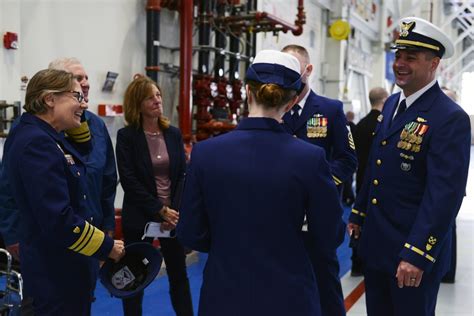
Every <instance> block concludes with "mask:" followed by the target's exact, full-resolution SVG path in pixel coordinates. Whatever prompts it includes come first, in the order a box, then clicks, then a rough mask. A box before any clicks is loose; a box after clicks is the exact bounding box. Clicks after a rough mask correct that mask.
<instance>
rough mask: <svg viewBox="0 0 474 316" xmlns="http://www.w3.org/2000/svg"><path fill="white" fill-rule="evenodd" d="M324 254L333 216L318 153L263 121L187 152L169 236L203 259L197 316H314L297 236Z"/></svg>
mask: <svg viewBox="0 0 474 316" xmlns="http://www.w3.org/2000/svg"><path fill="white" fill-rule="evenodd" d="M305 214H306V216H307V219H308V225H309V233H310V234H311V238H313V239H314V244H315V250H314V251H318V252H319V253H320V254H322V255H324V254H325V253H326V254H327V253H329V254H330V253H333V252H335V249H336V248H337V246H338V245H339V244H340V243H341V241H342V239H343V236H344V224H343V222H342V220H341V216H342V209H341V206H340V203H339V197H338V193H337V189H336V186H335V184H334V182H333V180H332V177H331V174H330V172H329V167H328V163H327V162H326V159H325V154H324V151H323V150H322V149H321V148H319V147H317V146H313V145H311V144H308V143H306V142H303V141H301V140H299V139H296V138H294V137H292V136H291V135H289V134H288V133H286V132H285V131H284V129H283V128H282V127H281V125H280V124H278V122H277V121H276V120H274V119H270V118H247V119H244V120H243V121H241V122H240V123H239V125H238V127H237V128H236V129H235V130H234V131H232V132H230V133H228V134H225V135H222V136H218V137H215V138H212V139H209V140H206V141H203V142H200V143H198V144H196V145H195V146H194V148H193V151H192V154H191V163H190V166H189V169H188V173H187V175H186V184H185V189H184V195H183V202H182V207H181V212H180V220H179V223H178V227H177V233H178V238H179V240H180V241H181V242H182V244H183V245H185V246H188V247H190V248H192V249H196V250H199V251H204V252H209V257H208V260H207V263H206V267H205V269H204V276H203V284H202V288H201V296H200V304H199V314H200V315H206V316H212V315H215V316H222V315H227V316H233V315H235V316H237V315H238V316H241V315H247V316H252V315H259V316H260V315H272V316H279V315H281V316H283V315H284V316H288V315H298V316H305V315H308V316H309V315H312V316H313V315H320V307H319V295H318V290H317V285H316V282H315V278H314V275H313V269H312V266H311V262H310V259H309V256H308V252H307V251H313V250H306V249H305V247H304V243H303V236H302V234H303V233H302V231H301V227H302V225H303V218H304V216H305Z"/></svg>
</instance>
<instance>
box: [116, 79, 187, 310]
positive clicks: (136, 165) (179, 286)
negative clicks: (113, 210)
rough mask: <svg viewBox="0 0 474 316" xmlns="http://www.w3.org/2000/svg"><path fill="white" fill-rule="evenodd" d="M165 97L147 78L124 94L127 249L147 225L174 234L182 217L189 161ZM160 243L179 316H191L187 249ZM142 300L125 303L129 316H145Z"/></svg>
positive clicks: (120, 141) (121, 158)
mask: <svg viewBox="0 0 474 316" xmlns="http://www.w3.org/2000/svg"><path fill="white" fill-rule="evenodd" d="M161 93H162V92H161V88H160V87H159V86H158V85H157V84H156V82H154V81H153V80H151V79H150V78H147V77H138V78H136V79H135V80H133V81H132V82H131V83H130V84H129V86H128V87H127V90H126V91H125V98H124V112H125V113H124V114H125V120H126V121H127V124H128V125H127V126H126V127H124V128H122V129H120V130H119V131H118V134H117V164H118V170H119V174H120V182H121V184H122V187H123V190H124V199H123V208H122V227H123V235H124V238H125V243H126V244H127V245H128V244H131V243H134V242H137V241H141V240H142V236H143V230H144V228H145V225H146V224H147V222H162V224H161V225H162V226H161V227H165V226H166V229H167V230H170V229H173V228H174V227H175V225H176V222H177V221H178V218H179V216H178V212H177V206H178V205H179V195H180V194H181V192H180V191H182V186H183V181H184V173H185V170H186V158H185V155H184V145H183V140H182V138H181V132H180V130H179V129H177V128H176V127H174V126H171V125H170V122H169V120H168V119H167V118H166V117H165V116H164V115H163V104H162V94H161ZM159 240H160V245H161V252H162V254H163V259H164V260H165V264H166V271H167V273H168V280H169V283H170V296H171V303H172V305H173V308H174V310H175V312H176V315H178V316H192V315H193V306H192V302H191V292H190V289H189V281H188V275H187V272H186V256H185V254H184V249H183V247H182V246H181V244H180V243H179V241H178V240H177V239H176V238H160V239H159ZM145 241H148V242H152V241H153V240H152V238H147V239H146V240H145ZM142 300H143V292H141V293H140V294H139V295H137V296H135V297H132V298H128V299H124V300H123V308H124V314H125V315H131V316H139V315H141V314H142Z"/></svg>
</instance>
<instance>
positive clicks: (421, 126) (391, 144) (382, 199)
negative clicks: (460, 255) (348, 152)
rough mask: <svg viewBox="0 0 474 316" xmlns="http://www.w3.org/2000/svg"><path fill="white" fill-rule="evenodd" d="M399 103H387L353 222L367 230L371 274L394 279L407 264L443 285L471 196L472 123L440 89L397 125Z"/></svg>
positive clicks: (364, 247) (364, 244)
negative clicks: (458, 222)
mask: <svg viewBox="0 0 474 316" xmlns="http://www.w3.org/2000/svg"><path fill="white" fill-rule="evenodd" d="M399 96H400V94H399V93H397V94H394V95H392V96H391V97H389V98H388V99H387V101H386V102H385V105H384V108H383V112H382V116H381V117H380V118H379V121H380V122H379V123H378V125H377V127H376V129H375V136H374V140H373V144H372V148H371V152H370V157H369V162H368V164H367V171H366V175H365V177H364V184H363V186H362V189H361V191H360V193H359V195H358V196H357V200H356V203H355V206H354V209H353V210H352V213H351V216H350V221H351V222H354V223H358V224H363V232H362V240H361V242H360V251H361V256H362V257H363V258H364V259H365V262H366V264H367V266H368V267H370V268H373V269H377V270H381V271H385V272H388V273H392V274H393V275H395V273H396V269H397V266H398V264H399V262H400V260H405V261H408V262H409V263H411V264H413V265H415V266H417V267H418V268H420V269H422V270H424V271H425V273H432V274H433V276H434V277H435V278H436V277H439V278H441V276H442V275H444V274H445V273H446V271H447V270H448V268H449V264H450V253H451V251H450V247H451V226H452V225H453V222H454V219H455V217H456V215H457V213H458V211H459V208H460V206H461V202H462V199H463V196H464V193H465V188H466V181H467V173H468V167H469V155H470V146H471V140H470V130H471V128H470V122H469V116H468V115H467V114H466V113H465V112H464V111H463V110H462V109H461V108H460V107H459V105H457V104H456V103H454V102H453V101H452V100H451V99H450V98H449V97H447V96H446V95H445V94H444V93H443V92H442V91H441V89H440V88H439V86H438V84H435V85H434V86H433V87H432V88H430V89H429V90H428V91H426V92H425V93H424V94H423V95H422V96H420V97H419V98H418V99H417V100H416V101H415V102H414V103H413V104H412V105H411V106H410V107H409V108H408V109H407V110H406V111H405V112H404V113H403V114H402V116H401V117H400V118H399V119H398V120H396V121H394V122H393V124H392V117H393V114H394V112H395V109H396V107H397V105H398V99H399Z"/></svg>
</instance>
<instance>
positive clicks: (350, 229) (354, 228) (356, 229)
mask: <svg viewBox="0 0 474 316" xmlns="http://www.w3.org/2000/svg"><path fill="white" fill-rule="evenodd" d="M347 233H348V234H349V236H352V234H354V238H355V239H359V237H360V225H357V224H354V223H348V224H347Z"/></svg>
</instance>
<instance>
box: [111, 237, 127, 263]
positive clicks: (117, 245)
mask: <svg viewBox="0 0 474 316" xmlns="http://www.w3.org/2000/svg"><path fill="white" fill-rule="evenodd" d="M123 256H125V245H124V243H123V241H122V240H114V246H113V247H112V250H111V251H110V253H109V258H111V259H113V260H114V261H115V262H118V261H119V260H120V259H122V257H123Z"/></svg>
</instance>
